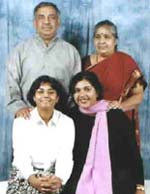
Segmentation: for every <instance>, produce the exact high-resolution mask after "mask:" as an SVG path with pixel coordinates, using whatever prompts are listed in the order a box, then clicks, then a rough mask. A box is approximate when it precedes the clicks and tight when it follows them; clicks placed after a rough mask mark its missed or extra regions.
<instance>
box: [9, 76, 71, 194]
mask: <svg viewBox="0 0 150 194" xmlns="http://www.w3.org/2000/svg"><path fill="white" fill-rule="evenodd" d="M28 100H29V102H30V103H31V105H33V106H35V108H34V109H33V110H32V111H31V117H30V118H29V119H24V118H21V117H20V118H16V119H15V120H14V125H13V149H14V160H13V169H12V172H11V177H10V178H11V179H10V181H9V186H8V189H7V193H8V194H9V193H17V194H19V193H20V194H25V193H32V194H33V193H37V194H38V193H55V192H57V193H58V191H59V190H60V189H61V188H62V186H63V185H64V184H65V183H66V181H67V180H68V178H69V177H70V174H71V171H72V166H73V161H72V149H73V145H74V123H73V120H72V119H71V118H69V117H68V116H66V115H65V114H63V113H62V112H60V111H59V110H56V109H55V108H57V109H60V108H62V105H63V104H64V102H65V92H64V90H63V88H62V86H61V84H60V83H59V82H58V81H57V80H55V79H54V78H51V77H49V76H41V77H39V78H37V79H36V80H35V81H34V82H33V84H32V86H31V88H30V91H29V93H28ZM68 136H69V138H68Z"/></svg>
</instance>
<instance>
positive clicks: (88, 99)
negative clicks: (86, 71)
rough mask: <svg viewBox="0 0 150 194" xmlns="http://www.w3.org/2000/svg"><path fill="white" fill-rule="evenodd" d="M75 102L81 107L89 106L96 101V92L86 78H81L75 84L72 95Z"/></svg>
mask: <svg viewBox="0 0 150 194" xmlns="http://www.w3.org/2000/svg"><path fill="white" fill-rule="evenodd" d="M73 97H74V100H75V102H76V104H77V105H78V106H79V107H81V108H89V107H90V106H92V105H94V104H96V103H97V97H98V95H97V92H96V90H95V88H94V87H93V86H92V85H91V83H90V82H89V81H87V80H85V79H84V80H81V81H79V82H78V83H77V84H76V85H75V93H74V95H73Z"/></svg>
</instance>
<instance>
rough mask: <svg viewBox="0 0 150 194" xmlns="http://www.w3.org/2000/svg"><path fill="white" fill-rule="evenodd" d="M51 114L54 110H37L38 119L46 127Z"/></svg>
mask: <svg viewBox="0 0 150 194" xmlns="http://www.w3.org/2000/svg"><path fill="white" fill-rule="evenodd" d="M37 110H38V109H37ZM53 112H54V110H50V109H48V110H45V109H44V110H38V113H39V115H40V117H41V118H42V120H43V121H44V122H45V123H46V125H47V124H48V122H49V121H50V120H51V118H52V116H53Z"/></svg>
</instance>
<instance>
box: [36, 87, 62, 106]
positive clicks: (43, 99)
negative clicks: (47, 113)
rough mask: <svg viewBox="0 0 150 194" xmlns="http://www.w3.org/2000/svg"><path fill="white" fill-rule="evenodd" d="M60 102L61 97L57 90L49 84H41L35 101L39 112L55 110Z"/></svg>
mask: <svg viewBox="0 0 150 194" xmlns="http://www.w3.org/2000/svg"><path fill="white" fill-rule="evenodd" d="M58 100H59V97H58V95H57V92H56V90H54V89H53V88H52V87H51V85H50V84H49V83H43V84H41V85H40V87H39V88H38V89H37V90H36V92H35V95H34V101H35V103H36V106H37V108H38V109H39V110H40V109H41V110H42V109H45V110H48V109H50V110H51V109H54V107H55V105H56V104H57V102H58Z"/></svg>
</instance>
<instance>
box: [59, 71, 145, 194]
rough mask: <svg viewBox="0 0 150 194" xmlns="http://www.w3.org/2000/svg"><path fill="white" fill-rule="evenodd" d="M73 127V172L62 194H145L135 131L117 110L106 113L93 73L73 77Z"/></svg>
mask: <svg viewBox="0 0 150 194" xmlns="http://www.w3.org/2000/svg"><path fill="white" fill-rule="evenodd" d="M70 93H71V95H72V97H73V99H74V101H75V104H76V107H75V108H73V109H72V110H71V113H70V114H71V116H72V117H73V118H74V122H75V127H76V138H75V147H74V168H73V172H72V175H71V177H70V179H69V181H68V183H67V184H66V186H65V188H64V191H63V193H64V194H85V193H86V194H100V193H102V194H135V193H136V194H144V177H143V166H142V160H141V156H140V153H139V149H138V147H137V144H136V140H135V134H134V128H133V125H132V123H131V121H130V120H129V118H128V117H127V116H126V115H125V114H124V112H123V111H122V110H120V109H116V110H110V111H108V102H107V101H105V100H103V99H102V98H103V95H102V94H103V93H102V86H101V84H100V82H99V80H98V78H97V77H96V75H95V74H94V73H92V72H81V73H78V74H77V75H76V76H74V77H73V79H72V81H71V83H70Z"/></svg>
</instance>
